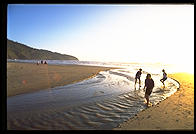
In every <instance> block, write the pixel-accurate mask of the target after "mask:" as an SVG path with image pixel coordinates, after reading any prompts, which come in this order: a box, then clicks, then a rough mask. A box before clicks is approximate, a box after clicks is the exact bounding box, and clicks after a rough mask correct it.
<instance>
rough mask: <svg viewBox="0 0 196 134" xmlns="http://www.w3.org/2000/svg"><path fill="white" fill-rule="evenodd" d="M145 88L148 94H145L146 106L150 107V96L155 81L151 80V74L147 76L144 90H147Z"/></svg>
mask: <svg viewBox="0 0 196 134" xmlns="http://www.w3.org/2000/svg"><path fill="white" fill-rule="evenodd" d="M145 88H146V92H145V96H144V97H145V98H146V101H147V103H146V105H147V107H148V104H149V96H150V94H151V93H152V89H153V88H154V81H153V79H152V78H151V75H150V74H147V76H146V79H145V85H144V90H145Z"/></svg>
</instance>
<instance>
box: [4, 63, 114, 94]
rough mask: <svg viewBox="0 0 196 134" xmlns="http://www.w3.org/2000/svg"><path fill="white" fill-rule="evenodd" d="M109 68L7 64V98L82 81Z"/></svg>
mask: <svg viewBox="0 0 196 134" xmlns="http://www.w3.org/2000/svg"><path fill="white" fill-rule="evenodd" d="M109 69H111V68H109V67H95V66H82V65H47V64H39V65H37V64H32V63H14V62H8V63H7V96H8V97H10V96H14V95H19V94H24V93H30V92H35V91H39V90H43V89H50V88H53V87H56V86H63V85H67V84H72V83H75V82H79V81H82V80H84V79H88V78H91V77H93V76H95V75H96V74H97V73H99V72H100V71H104V70H109Z"/></svg>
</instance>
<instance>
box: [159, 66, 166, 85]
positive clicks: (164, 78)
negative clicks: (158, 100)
mask: <svg viewBox="0 0 196 134" xmlns="http://www.w3.org/2000/svg"><path fill="white" fill-rule="evenodd" d="M162 72H163V78H162V79H160V81H161V82H162V83H163V88H165V83H164V81H165V80H167V74H166V72H165V70H164V69H163V70H162Z"/></svg>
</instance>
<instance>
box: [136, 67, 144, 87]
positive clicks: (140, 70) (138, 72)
mask: <svg viewBox="0 0 196 134" xmlns="http://www.w3.org/2000/svg"><path fill="white" fill-rule="evenodd" d="M141 74H142V69H141V68H140V69H139V71H137V73H136V75H135V89H136V83H137V79H138V80H139V89H140V87H141V85H140V84H141V80H140V77H141Z"/></svg>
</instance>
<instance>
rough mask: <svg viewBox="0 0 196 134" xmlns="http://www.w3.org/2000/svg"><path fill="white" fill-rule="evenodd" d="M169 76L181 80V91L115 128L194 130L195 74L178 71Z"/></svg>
mask: <svg viewBox="0 0 196 134" xmlns="http://www.w3.org/2000/svg"><path fill="white" fill-rule="evenodd" d="M169 77H171V78H174V79H176V80H177V81H178V82H180V89H179V91H177V92H176V93H174V94H173V95H172V96H170V97H169V98H167V99H166V100H164V101H162V102H161V103H159V104H158V105H156V106H153V107H150V108H148V109H146V110H144V111H142V112H140V113H139V114H138V115H137V116H135V117H133V118H131V119H129V120H128V121H127V122H124V123H122V124H120V125H119V127H118V128H115V130H194V75H191V74H187V73H176V74H170V75H169Z"/></svg>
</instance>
